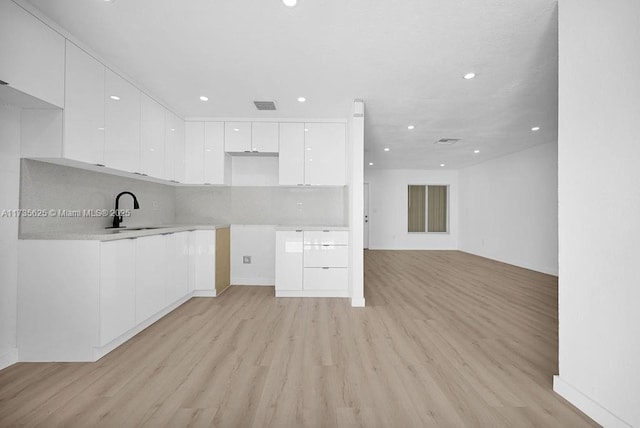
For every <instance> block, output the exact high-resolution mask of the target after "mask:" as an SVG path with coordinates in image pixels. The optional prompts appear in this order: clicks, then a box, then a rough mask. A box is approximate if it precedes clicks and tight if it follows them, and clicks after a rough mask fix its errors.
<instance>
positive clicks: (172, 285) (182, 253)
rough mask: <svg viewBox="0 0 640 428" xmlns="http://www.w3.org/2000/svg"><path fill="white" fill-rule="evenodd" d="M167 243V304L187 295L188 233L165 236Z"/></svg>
mask: <svg viewBox="0 0 640 428" xmlns="http://www.w3.org/2000/svg"><path fill="white" fill-rule="evenodd" d="M164 238H165V241H166V246H165V248H166V266H167V270H168V274H167V304H168V305H170V304H172V303H174V302H176V301H178V300H180V299H182V298H183V297H184V296H186V295H187V293H188V292H189V290H188V281H189V237H188V232H183V233H173V234H171V235H164Z"/></svg>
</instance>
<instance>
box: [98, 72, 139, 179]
mask: <svg viewBox="0 0 640 428" xmlns="http://www.w3.org/2000/svg"><path fill="white" fill-rule="evenodd" d="M105 82H106V84H105V149H104V162H105V165H106V166H108V167H110V168H115V169H119V170H122V171H128V172H140V91H138V89H137V88H136V87H134V86H133V85H131V84H130V83H129V82H127V81H126V80H124V79H123V78H122V77H120V76H118V75H117V74H115V73H113V72H112V71H111V70H109V69H107V70H106V79H105Z"/></svg>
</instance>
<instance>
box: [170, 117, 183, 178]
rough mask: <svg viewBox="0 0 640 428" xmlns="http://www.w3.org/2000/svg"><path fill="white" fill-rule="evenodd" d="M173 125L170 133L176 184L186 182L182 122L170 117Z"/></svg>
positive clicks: (177, 118)
mask: <svg viewBox="0 0 640 428" xmlns="http://www.w3.org/2000/svg"><path fill="white" fill-rule="evenodd" d="M172 119H173V125H174V126H172V127H171V133H172V136H173V138H174V147H173V157H174V160H173V164H174V177H173V180H175V181H177V182H178V183H184V182H185V180H186V169H185V168H186V167H185V144H184V120H182V119H180V118H179V117H178V116H176V115H172Z"/></svg>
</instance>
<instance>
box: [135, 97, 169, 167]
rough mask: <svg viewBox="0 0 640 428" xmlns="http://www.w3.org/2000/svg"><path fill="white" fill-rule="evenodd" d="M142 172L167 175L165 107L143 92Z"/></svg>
mask: <svg viewBox="0 0 640 428" xmlns="http://www.w3.org/2000/svg"><path fill="white" fill-rule="evenodd" d="M141 98H142V113H141V118H142V122H141V132H140V172H141V173H143V174H146V175H149V176H151V177H156V178H166V175H165V162H166V158H165V123H164V121H165V109H164V107H162V106H161V105H160V104H158V103H157V102H155V101H154V100H152V99H151V98H150V97H149V96H147V95H145V94H141Z"/></svg>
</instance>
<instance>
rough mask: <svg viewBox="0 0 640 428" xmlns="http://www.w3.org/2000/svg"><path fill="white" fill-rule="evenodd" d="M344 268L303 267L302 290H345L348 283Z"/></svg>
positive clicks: (346, 271)
mask: <svg viewBox="0 0 640 428" xmlns="http://www.w3.org/2000/svg"><path fill="white" fill-rule="evenodd" d="M348 272H349V269H346V268H328V269H323V268H305V269H304V279H303V289H304V290H346V289H347V285H348V280H349V279H348V278H349V277H348Z"/></svg>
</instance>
